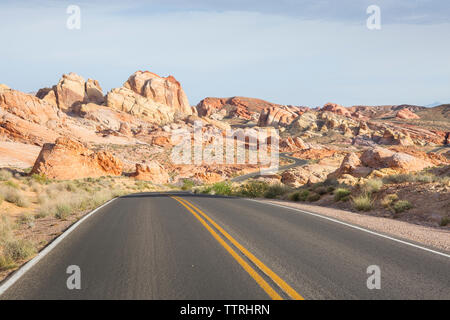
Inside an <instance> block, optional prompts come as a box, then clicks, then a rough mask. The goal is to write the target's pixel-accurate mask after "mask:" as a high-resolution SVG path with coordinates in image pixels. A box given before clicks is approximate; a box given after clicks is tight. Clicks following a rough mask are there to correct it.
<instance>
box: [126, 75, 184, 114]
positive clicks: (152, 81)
mask: <svg viewBox="0 0 450 320" xmlns="http://www.w3.org/2000/svg"><path fill="white" fill-rule="evenodd" d="M123 87H125V88H127V89H130V90H132V91H133V92H135V93H137V94H138V95H141V96H143V97H145V98H147V99H148V100H151V101H154V102H156V103H159V104H161V105H165V106H168V107H169V108H170V109H171V110H173V112H174V113H176V112H180V113H182V114H186V115H190V114H192V110H191V106H190V105H189V101H188V98H187V96H186V94H185V93H184V90H183V88H182V87H181V85H180V83H179V82H178V81H177V80H176V79H175V78H174V77H173V76H168V77H166V78H164V77H160V76H158V75H157V74H155V73H152V72H149V71H136V72H135V73H133V74H132V75H131V76H130V77H129V78H128V80H127V81H126V82H125V83H124V85H123Z"/></svg>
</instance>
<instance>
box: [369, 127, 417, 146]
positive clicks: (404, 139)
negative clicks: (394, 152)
mask: <svg viewBox="0 0 450 320" xmlns="http://www.w3.org/2000/svg"><path fill="white" fill-rule="evenodd" d="M378 143H379V144H384V145H400V146H412V145H414V141H413V140H412V139H411V137H410V136H409V134H407V133H406V134H404V133H403V132H398V131H394V130H392V129H389V128H387V129H386V130H385V131H384V133H383V137H382V138H381V139H380V140H379V141H378Z"/></svg>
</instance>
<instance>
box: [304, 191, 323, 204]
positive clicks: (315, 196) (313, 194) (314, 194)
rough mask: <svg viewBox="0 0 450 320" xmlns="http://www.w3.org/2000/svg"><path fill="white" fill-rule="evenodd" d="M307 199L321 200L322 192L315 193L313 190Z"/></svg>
mask: <svg viewBox="0 0 450 320" xmlns="http://www.w3.org/2000/svg"><path fill="white" fill-rule="evenodd" d="M307 200H308V201H309V202H316V201H319V200H320V194H318V193H315V192H312V193H310V194H309V196H308V198H307Z"/></svg>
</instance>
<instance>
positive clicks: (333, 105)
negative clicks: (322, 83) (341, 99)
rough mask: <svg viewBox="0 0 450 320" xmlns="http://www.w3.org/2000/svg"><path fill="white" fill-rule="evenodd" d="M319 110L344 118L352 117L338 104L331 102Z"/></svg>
mask: <svg viewBox="0 0 450 320" xmlns="http://www.w3.org/2000/svg"><path fill="white" fill-rule="evenodd" d="M321 110H322V111H329V112H333V113H336V114H339V115H341V116H345V117H351V116H352V114H351V112H350V111H349V110H348V109H347V108H345V107H343V106H341V105H339V104H336V103H331V102H329V103H327V104H325V105H324V106H323V108H322V109H321Z"/></svg>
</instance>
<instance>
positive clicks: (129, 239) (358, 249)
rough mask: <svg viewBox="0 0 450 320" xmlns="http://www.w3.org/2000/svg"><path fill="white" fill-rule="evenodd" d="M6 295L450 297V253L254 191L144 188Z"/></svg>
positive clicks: (108, 209) (71, 238)
mask: <svg viewBox="0 0 450 320" xmlns="http://www.w3.org/2000/svg"><path fill="white" fill-rule="evenodd" d="M71 265H76V266H79V268H80V270H81V278H80V280H81V289H80V290H69V289H68V288H67V285H66V282H67V279H68V277H69V276H70V275H69V274H67V273H66V270H67V268H68V266H71ZM371 265H376V266H378V267H379V268H380V271H381V278H380V279H381V289H380V290H369V289H368V288H367V279H368V277H369V276H370V275H368V274H367V268H368V267H369V266H371ZM0 299H190V300H203V299H236V300H240V299H450V258H449V257H448V256H445V255H439V254H436V253H433V252H429V251H426V250H422V249H420V248H416V247H413V246H409V245H406V244H403V243H400V242H396V241H393V240H390V239H387V238H383V237H380V236H379V235H376V234H370V233H367V232H364V231H362V230H358V229H355V228H351V227H349V226H346V225H343V224H339V223H336V222H333V221H329V220H326V219H322V218H320V217H317V216H313V215H310V214H307V213H302V212H299V211H295V210H293V209H288V208H283V207H274V206H271V205H269V204H266V203H261V202H257V201H251V200H246V199H237V198H227V197H219V196H209V195H194V194H189V193H177V194H171V195H169V194H165V193H143V194H135V195H130V196H125V197H122V198H119V199H116V200H115V201H113V202H111V203H110V204H108V205H106V206H105V207H103V208H101V209H100V210H98V211H97V212H96V213H95V214H93V215H92V216H90V217H89V218H88V219H86V220H85V221H84V222H83V223H81V224H80V225H79V226H78V227H77V228H76V229H75V230H74V231H73V232H71V233H70V234H69V235H68V236H67V237H65V238H64V239H63V240H62V241H61V242H60V243H59V244H58V245H57V246H56V247H55V248H54V249H53V250H52V251H51V252H50V253H48V254H47V255H46V256H45V257H43V258H42V259H41V260H40V261H39V262H38V263H37V264H35V265H34V266H33V267H32V268H31V269H30V270H29V271H28V272H26V273H25V274H24V275H23V276H22V277H21V278H19V279H18V280H17V282H15V283H14V284H13V285H12V286H10V287H9V289H7V290H6V292H5V293H4V294H3V295H2V296H0Z"/></svg>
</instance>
